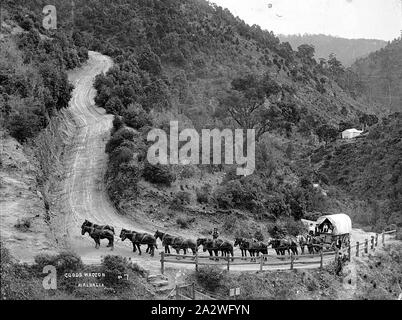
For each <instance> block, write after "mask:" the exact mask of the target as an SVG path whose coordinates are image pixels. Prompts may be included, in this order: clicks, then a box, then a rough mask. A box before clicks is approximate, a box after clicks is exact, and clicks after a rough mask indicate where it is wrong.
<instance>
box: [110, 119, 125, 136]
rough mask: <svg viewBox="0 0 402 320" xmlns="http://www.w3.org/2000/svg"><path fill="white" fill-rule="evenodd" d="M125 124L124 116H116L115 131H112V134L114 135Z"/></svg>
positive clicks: (114, 121)
mask: <svg viewBox="0 0 402 320" xmlns="http://www.w3.org/2000/svg"><path fill="white" fill-rule="evenodd" d="M123 126H124V121H123V118H122V117H120V116H114V118H113V132H112V135H113V134H114V133H115V132H116V131H118V130H120V129H121V128H122V127H123Z"/></svg>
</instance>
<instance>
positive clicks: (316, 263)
mask: <svg viewBox="0 0 402 320" xmlns="http://www.w3.org/2000/svg"><path fill="white" fill-rule="evenodd" d="M394 233H396V230H392V231H387V232H383V233H381V234H380V235H379V234H376V235H375V236H372V237H371V239H370V240H369V239H366V240H365V242H364V243H362V244H360V243H359V242H356V244H355V245H353V246H349V247H346V248H343V249H340V250H335V251H327V252H326V251H324V250H321V252H320V253H318V254H302V255H295V254H293V253H291V254H290V255H283V256H282V255H269V254H268V255H260V256H258V257H237V256H235V257H222V256H213V257H211V256H209V255H199V254H198V253H196V254H195V255H180V254H170V253H169V254H168V253H164V252H162V253H161V260H160V262H161V273H162V274H163V273H164V272H165V265H166V263H174V264H192V265H194V266H195V270H197V271H198V267H199V266H205V265H208V266H218V267H224V268H226V269H227V270H228V271H229V270H236V269H238V267H242V266H243V268H241V269H240V270H239V271H264V270H286V269H290V270H293V269H296V268H321V269H322V268H323V267H324V265H326V264H328V263H330V262H332V261H336V259H337V258H338V257H339V256H342V257H344V256H346V257H347V259H348V260H349V261H350V259H351V256H352V250H353V251H354V250H356V253H355V255H356V257H359V256H360V255H361V254H368V252H369V250H374V249H375V247H377V246H378V238H379V236H381V241H382V244H383V245H385V236H386V235H391V234H394ZM363 245H364V247H363ZM236 267H237V268H236Z"/></svg>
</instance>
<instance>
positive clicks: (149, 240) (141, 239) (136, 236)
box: [120, 229, 158, 257]
mask: <svg viewBox="0 0 402 320" xmlns="http://www.w3.org/2000/svg"><path fill="white" fill-rule="evenodd" d="M120 239H121V241H124V240H126V239H129V240H130V241H131V242H132V244H133V252H135V246H137V249H138V254H139V255H141V244H147V245H148V248H149V253H150V254H151V257H153V256H154V254H155V249H158V246H157V245H156V239H155V237H154V236H152V235H151V234H148V233H138V232H135V231H130V230H126V229H122V230H121V232H120Z"/></svg>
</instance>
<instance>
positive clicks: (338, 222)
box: [317, 213, 352, 235]
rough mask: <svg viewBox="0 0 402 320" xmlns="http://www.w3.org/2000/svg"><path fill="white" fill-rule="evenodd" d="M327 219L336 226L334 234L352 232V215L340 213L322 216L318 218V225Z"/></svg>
mask: <svg viewBox="0 0 402 320" xmlns="http://www.w3.org/2000/svg"><path fill="white" fill-rule="evenodd" d="M326 220H328V221H329V222H330V223H331V224H332V226H333V227H334V231H333V234H334V235H341V234H347V233H351V232H352V220H350V217H349V216H348V215H347V214H344V213H339V214H332V215H327V216H322V217H320V218H318V220H317V225H321V224H322V223H324V222H325V221H326Z"/></svg>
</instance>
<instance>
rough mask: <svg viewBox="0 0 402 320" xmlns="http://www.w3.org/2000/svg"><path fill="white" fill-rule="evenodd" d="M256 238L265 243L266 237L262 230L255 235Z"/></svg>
mask: <svg viewBox="0 0 402 320" xmlns="http://www.w3.org/2000/svg"><path fill="white" fill-rule="evenodd" d="M254 238H255V239H257V240H258V241H264V235H263V234H262V232H261V230H257V231H256V232H255V233H254Z"/></svg>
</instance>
